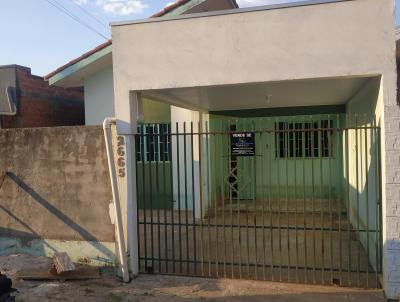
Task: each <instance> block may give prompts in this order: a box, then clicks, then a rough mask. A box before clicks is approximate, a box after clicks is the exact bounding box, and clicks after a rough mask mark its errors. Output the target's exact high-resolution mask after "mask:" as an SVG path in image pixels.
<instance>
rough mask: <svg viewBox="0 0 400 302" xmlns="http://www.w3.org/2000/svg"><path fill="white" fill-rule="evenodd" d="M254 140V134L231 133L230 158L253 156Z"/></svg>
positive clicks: (254, 149) (254, 152)
mask: <svg viewBox="0 0 400 302" xmlns="http://www.w3.org/2000/svg"><path fill="white" fill-rule="evenodd" d="M255 155H256V140H255V135H254V132H236V133H231V156H255Z"/></svg>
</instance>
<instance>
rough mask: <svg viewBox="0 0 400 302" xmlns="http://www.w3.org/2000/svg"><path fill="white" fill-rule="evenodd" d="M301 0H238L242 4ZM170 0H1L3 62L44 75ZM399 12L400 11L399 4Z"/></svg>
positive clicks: (0, 31) (147, 15) (0, 55)
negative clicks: (113, 28)
mask: <svg viewBox="0 0 400 302" xmlns="http://www.w3.org/2000/svg"><path fill="white" fill-rule="evenodd" d="M215 1H218V0H215ZM296 1H298V0H237V2H238V4H239V5H240V6H241V7H245V6H257V5H266V4H275V3H282V2H296ZM377 1H379V0H377ZM171 2H174V1H173V0H0V35H1V39H2V42H1V47H0V65H5V64H19V65H25V66H28V67H31V68H32V72H33V73H34V74H37V75H45V74H47V73H49V72H51V71H53V70H54V69H56V68H57V67H59V66H61V65H63V64H65V63H66V62H68V61H69V60H72V59H74V58H76V57H78V56H80V55H81V54H82V53H84V52H86V51H87V50H90V49H92V48H94V47H96V46H97V45H99V44H101V43H103V42H105V41H106V39H107V38H110V30H109V27H108V23H109V22H111V21H117V20H124V19H142V18H146V17H149V16H150V15H152V14H153V13H155V12H157V11H159V10H161V9H162V8H163V7H165V6H166V5H167V4H169V3H171ZM397 2H400V0H396V3H397ZM54 6H58V7H59V9H57V8H56V7H54ZM60 8H61V9H62V10H64V12H66V13H68V14H70V16H68V15H67V14H65V13H63V12H61V11H60ZM396 13H398V15H400V11H399V8H398V9H396ZM71 16H72V18H71ZM74 18H75V19H78V20H79V21H80V23H79V22H77V21H76V20H74Z"/></svg>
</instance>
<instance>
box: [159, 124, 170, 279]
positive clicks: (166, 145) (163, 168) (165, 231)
mask: <svg viewBox="0 0 400 302" xmlns="http://www.w3.org/2000/svg"><path fill="white" fill-rule="evenodd" d="M164 127H165V128H164V129H163V130H164V131H163V133H162V135H163V137H162V139H163V145H162V146H163V150H162V152H163V157H162V170H163V196H164V249H165V250H164V254H165V256H164V258H165V272H166V273H167V272H168V232H167V207H168V203H167V201H168V198H167V182H166V179H167V178H166V175H165V157H166V150H167V148H168V136H167V134H166V132H168V125H167V124H164ZM160 139H161V137H160ZM160 155H161V153H160Z"/></svg>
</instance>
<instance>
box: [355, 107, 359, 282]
mask: <svg viewBox="0 0 400 302" xmlns="http://www.w3.org/2000/svg"><path fill="white" fill-rule="evenodd" d="M355 123H356V124H355V134H356V191H357V199H356V202H357V216H356V219H357V231H356V232H357V286H358V287H360V193H359V192H360V191H359V189H360V188H359V168H360V167H359V162H358V161H359V154H358V152H359V147H358V139H359V134H358V115H357V114H356V115H355Z"/></svg>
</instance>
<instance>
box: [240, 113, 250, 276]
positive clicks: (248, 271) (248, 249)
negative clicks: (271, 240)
mask: <svg viewBox="0 0 400 302" xmlns="http://www.w3.org/2000/svg"><path fill="white" fill-rule="evenodd" d="M247 129H248V128H247V125H246V123H245V121H244V120H243V121H242V130H243V131H245V130H247ZM246 163H248V161H246ZM248 167H249V170H250V175H251V173H252V170H253V169H252V166H251V165H250V164H249V165H248ZM242 171H244V169H243V170H242ZM249 178H250V177H249ZM250 179H251V178H250ZM246 186H247V184H246ZM246 189H247V187H246ZM251 191H252V189H251V188H250V194H251ZM245 201H246V243H247V279H250V233H249V205H248V201H249V199H248V196H245Z"/></svg>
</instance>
